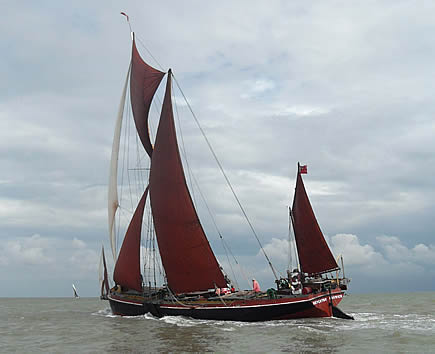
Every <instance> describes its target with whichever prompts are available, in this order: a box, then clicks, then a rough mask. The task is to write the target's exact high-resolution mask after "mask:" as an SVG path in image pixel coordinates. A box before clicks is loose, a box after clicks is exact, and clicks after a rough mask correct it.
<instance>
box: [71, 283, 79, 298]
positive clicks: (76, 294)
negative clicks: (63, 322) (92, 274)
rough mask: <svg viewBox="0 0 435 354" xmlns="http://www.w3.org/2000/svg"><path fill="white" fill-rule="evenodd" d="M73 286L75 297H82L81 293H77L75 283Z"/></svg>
mask: <svg viewBox="0 0 435 354" xmlns="http://www.w3.org/2000/svg"><path fill="white" fill-rule="evenodd" d="M72 288H73V292H74V297H77V298H78V297H80V296H79V294H78V293H77V289H76V287H75V286H74V284H73V285H72Z"/></svg>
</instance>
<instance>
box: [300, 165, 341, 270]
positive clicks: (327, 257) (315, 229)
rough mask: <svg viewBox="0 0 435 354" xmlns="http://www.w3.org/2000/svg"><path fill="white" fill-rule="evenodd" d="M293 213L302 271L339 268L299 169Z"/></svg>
mask: <svg viewBox="0 0 435 354" xmlns="http://www.w3.org/2000/svg"><path fill="white" fill-rule="evenodd" d="M292 215H293V218H292V219H293V228H294V232H295V239H296V246H297V249H298V256H299V264H300V266H301V271H302V272H304V273H308V274H320V273H326V272H329V271H332V270H335V269H337V268H338V265H337V262H336V261H335V259H334V256H333V255H332V253H331V250H330V249H329V247H328V244H327V243H326V241H325V238H324V237H323V234H322V231H321V230H320V227H319V224H318V223H317V220H316V216H315V215H314V212H313V209H312V208H311V204H310V201H309V199H308V195H307V192H306V191H305V187H304V182H303V181H302V177H301V172H300V171H299V169H298V175H297V179H296V190H295V196H294V199H293V210H292Z"/></svg>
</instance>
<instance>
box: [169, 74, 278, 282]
mask: <svg viewBox="0 0 435 354" xmlns="http://www.w3.org/2000/svg"><path fill="white" fill-rule="evenodd" d="M172 76H173V78H174V81H175V83H176V84H177V87H178V89H179V90H180V92H181V94H182V95H183V98H184V100H185V102H186V104H187V106H188V107H189V110H190V112H191V114H192V116H193V118H194V119H195V122H196V124H197V125H198V128H199V130H200V131H201V134H202V136H203V137H204V139H205V141H206V143H207V145H208V147H209V149H210V151H211V153H212V155H213V157H214V159H215V161H216V163H217V165H218V167H219V169H220V171H221V172H222V175H223V176H224V178H225V180H226V182H227V184H228V187H229V188H230V190H231V192H232V193H233V196H234V198H235V199H236V201H237V204H238V205H239V208H240V210H241V211H242V213H243V215H244V217H245V219H246V221H247V223H248V225H249V227H250V228H251V231H252V233H253V234H254V236H255V238H256V240H257V242H258V244H259V246H260V249H261V250H262V251H263V254H264V256H265V258H266V260H267V262H268V263H269V266H270V269H271V270H272V273H273V275H274V276H275V279H276V280H278V277H277V274H276V272H275V269H274V268H273V266H272V263H271V261H270V259H269V257H268V256H267V253H266V251H265V250H264V248H263V245H262V244H261V242H260V239H259V238H258V235H257V233H256V232H255V229H254V227H253V226H252V223H251V221H250V220H249V218H248V215H247V214H246V212H245V209H244V208H243V206H242V203H241V202H240V200H239V198H238V197H237V194H236V192H235V191H234V188H233V186H232V185H231V182H230V180H229V179H228V177H227V175H226V173H225V171H224V169H223V167H222V165H221V163H220V162H219V159H218V158H217V156H216V153H215V152H214V150H213V147H212V146H211V143H210V141H209V140H208V138H207V136H206V135H205V132H204V130H203V129H202V126H201V124H200V123H199V121H198V119H197V117H196V115H195V113H194V112H193V110H192V107H191V106H190V104H189V101H188V100H187V98H186V96H185V95H184V92H183V90H182V89H181V87H180V85H179V84H178V81H177V79H176V78H175V76H174V74H172Z"/></svg>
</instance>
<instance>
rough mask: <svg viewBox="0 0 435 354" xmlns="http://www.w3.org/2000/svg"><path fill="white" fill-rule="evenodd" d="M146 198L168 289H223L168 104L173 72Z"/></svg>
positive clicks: (154, 152) (219, 271) (170, 105)
mask: <svg viewBox="0 0 435 354" xmlns="http://www.w3.org/2000/svg"><path fill="white" fill-rule="evenodd" d="M149 188H150V200H151V209H152V212H153V218H154V227H155V230H156V235H157V241H158V245H159V250H160V255H161V258H162V263H163V266H164V268H165V271H166V276H167V280H168V285H169V287H170V289H171V290H172V291H173V292H175V293H178V294H179V293H187V292H193V291H200V290H207V289H213V288H214V287H215V286H217V287H226V285H227V284H226V281H225V278H224V275H223V274H222V271H221V269H220V267H219V264H218V262H217V260H216V258H215V256H214V254H213V251H212V250H211V248H210V245H209V243H208V240H207V238H206V236H205V234H204V230H203V228H202V226H201V223H200V221H199V219H198V215H197V213H196V210H195V207H194V205H193V202H192V198H191V196H190V193H189V190H188V188H187V184H186V179H185V176H184V171H183V166H182V163H181V158H180V152H179V150H178V144H177V136H176V131H175V125H174V116H173V111H172V102H171V71H169V73H168V81H167V84H166V93H165V98H164V102H163V107H162V112H161V116H160V123H159V127H158V130H157V135H156V141H155V146H154V151H153V155H152V158H151V171H150V185H149Z"/></svg>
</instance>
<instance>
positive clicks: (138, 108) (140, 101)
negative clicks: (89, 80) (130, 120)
mask: <svg viewBox="0 0 435 354" xmlns="http://www.w3.org/2000/svg"><path fill="white" fill-rule="evenodd" d="M163 76H165V73H164V72H161V71H159V70H157V69H154V68H153V67H151V66H149V65H148V64H147V63H145V62H144V61H143V59H142V58H141V57H140V54H139V52H138V51H137V48H136V42H135V40H134V37H133V49H132V54H131V74H130V97H131V108H132V110H133V116H134V122H135V124H136V130H137V133H138V134H139V138H140V140H141V142H142V144H143V146H144V148H145V150H146V152H147V153H148V155H149V156H150V157H151V154H152V152H153V146H152V145H151V141H150V136H149V131H148V114H149V111H150V106H151V101H152V99H153V97H154V94H155V93H156V90H157V88H158V87H159V85H160V82H161V81H162V79H163Z"/></svg>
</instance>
